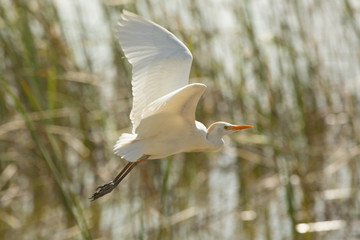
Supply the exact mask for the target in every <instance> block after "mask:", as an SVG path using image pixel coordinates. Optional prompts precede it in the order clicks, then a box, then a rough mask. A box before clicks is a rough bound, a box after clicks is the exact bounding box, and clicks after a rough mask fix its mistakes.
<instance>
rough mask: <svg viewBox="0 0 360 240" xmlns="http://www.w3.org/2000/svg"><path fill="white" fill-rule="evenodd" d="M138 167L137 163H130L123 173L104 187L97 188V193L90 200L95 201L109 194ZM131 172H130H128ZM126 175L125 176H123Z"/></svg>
mask: <svg viewBox="0 0 360 240" xmlns="http://www.w3.org/2000/svg"><path fill="white" fill-rule="evenodd" d="M136 165H137V162H130V163H128V164H126V166H125V167H124V168H123V169H122V170H121V172H120V173H119V174H118V175H117V176H116V177H115V178H114V179H113V180H112V181H110V182H109V183H107V184H105V185H102V186H100V187H98V188H96V192H95V193H94V194H93V195H92V196H91V198H90V200H91V201H94V200H96V199H98V198H100V197H102V196H104V195H106V194H108V193H110V192H111V191H112V190H114V188H115V187H116V186H117V185H118V184H119V183H120V182H121V180H122V179H124V177H125V176H126V175H127V174H128V173H129V172H130V171H131V170H132V169H133V168H134V167H135V166H136ZM128 170H130V171H128ZM124 173H125V175H124V176H123V174H124ZM122 176H123V177H122Z"/></svg>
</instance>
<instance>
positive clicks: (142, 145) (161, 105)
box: [92, 11, 252, 200]
mask: <svg viewBox="0 0 360 240" xmlns="http://www.w3.org/2000/svg"><path fill="white" fill-rule="evenodd" d="M118 39H119V42H120V45H121V47H122V49H123V51H124V54H125V56H126V57H127V59H128V60H129V62H130V63H131V65H132V67H133V69H132V93H133V107H132V110H131V113H130V119H131V122H132V125H133V128H132V133H124V134H122V135H121V136H120V137H119V140H118V141H117V142H116V144H115V146H114V153H115V154H117V155H119V156H121V157H122V158H124V159H126V160H128V161H129V162H130V163H128V164H127V165H126V167H125V168H124V169H123V170H122V171H121V172H120V174H119V175H118V176H117V177H116V178H115V179H114V180H113V181H111V182H110V183H108V184H105V185H103V186H101V187H99V188H98V189H97V191H96V193H95V194H94V195H93V196H92V200H95V199H97V198H99V197H101V196H103V195H105V194H107V193H109V192H111V191H112V190H113V189H114V188H115V187H116V185H118V183H119V182H120V181H121V180H122V179H123V178H124V177H125V176H126V175H127V174H128V173H129V172H130V171H131V170H132V168H133V167H135V166H136V164H137V163H139V162H142V161H146V160H149V159H159V158H164V157H167V156H170V155H173V154H177V153H181V152H207V151H214V150H217V149H219V148H221V147H222V146H223V144H224V142H223V139H222V137H223V136H224V135H226V134H229V133H232V132H235V131H238V130H241V129H246V128H251V127H252V126H248V125H232V124H229V123H226V122H215V123H213V124H212V125H210V126H209V128H206V127H205V125H204V124H202V123H201V122H198V121H196V120H195V110H196V106H197V104H198V101H199V99H200V97H201V96H202V94H203V93H204V91H205V89H206V86H205V85H204V84H201V83H192V84H189V83H188V81H189V73H190V67H191V63H192V55H191V53H190V51H189V50H188V49H187V48H186V46H185V45H184V44H183V43H182V42H180V41H179V40H178V39H177V38H176V37H175V36H174V35H173V34H172V33H170V32H169V31H167V30H166V29H164V28H162V27H161V26H159V25H157V24H155V23H153V22H150V21H148V20H146V19H144V18H142V17H139V16H137V15H135V14H133V13H130V12H127V11H124V12H123V14H122V15H121V19H120V20H119V24H118Z"/></svg>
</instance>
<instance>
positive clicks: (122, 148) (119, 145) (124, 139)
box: [114, 133, 146, 162]
mask: <svg viewBox="0 0 360 240" xmlns="http://www.w3.org/2000/svg"><path fill="white" fill-rule="evenodd" d="M136 137H137V136H136V134H130V133H123V134H122V135H121V136H120V137H119V140H117V142H116V144H115V146H114V153H115V154H116V155H118V156H120V157H122V158H124V159H126V160H128V161H130V162H136V161H137V160H138V159H139V158H140V157H141V156H142V155H144V154H145V151H146V148H145V146H144V144H143V143H142V142H141V141H140V140H136Z"/></svg>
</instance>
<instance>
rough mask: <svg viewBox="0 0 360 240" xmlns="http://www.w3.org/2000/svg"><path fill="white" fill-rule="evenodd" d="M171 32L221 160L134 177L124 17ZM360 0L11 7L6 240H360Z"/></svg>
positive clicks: (5, 30) (124, 1) (0, 51)
mask: <svg viewBox="0 0 360 240" xmlns="http://www.w3.org/2000/svg"><path fill="white" fill-rule="evenodd" d="M122 9H127V10H129V11H132V12H136V13H138V14H139V15H142V16H144V17H146V18H148V19H151V20H153V21H155V22H156V23H158V24H160V25H162V26H164V27H165V28H167V29H169V30H170V31H171V32H173V33H174V34H175V35H176V36H177V37H178V38H179V39H181V40H182V41H183V42H184V43H185V44H186V45H187V46H188V48H189V49H190V51H191V52H192V53H193V56H194V62H193V67H192V70H191V76H190V82H201V83H204V84H206V85H207V86H208V88H207V91H206V93H205V94H204V96H203V98H202V99H201V101H200V103H199V106H198V108H197V113H196V115H197V119H198V120H199V121H202V122H203V123H204V124H205V125H206V126H208V125H209V124H210V123H212V122H214V121H218V120H223V121H228V122H232V123H237V124H250V125H253V126H255V128H254V129H250V130H246V131H242V132H240V133H237V134H233V135H231V136H230V138H228V139H226V146H225V147H224V149H222V150H221V151H220V152H216V153H188V154H179V155H176V156H173V157H169V158H167V159H163V160H156V161H149V162H146V163H143V164H141V165H139V166H138V167H137V168H136V169H134V171H133V172H132V173H131V174H130V175H129V176H128V177H127V178H126V179H125V180H124V181H123V182H122V183H121V184H120V185H119V187H118V188H117V189H115V190H114V191H113V192H112V193H111V194H109V195H106V196H105V197H103V198H101V199H99V200H97V201H95V202H90V200H89V199H88V198H89V197H90V196H91V195H92V193H93V192H94V191H95V189H96V187H97V186H99V185H103V184H105V183H107V182H108V181H110V180H111V179H113V178H114V177H115V176H116V175H117V173H118V171H119V170H120V169H121V168H122V167H123V166H124V165H125V163H126V162H125V161H124V160H122V159H120V158H118V157H116V156H114V155H113V153H112V148H113V145H114V143H115V141H116V140H117V138H118V136H119V135H120V134H121V133H123V132H127V131H130V120H129V117H128V116H129V112H130V110H131V106H132V97H131V85H130V81H131V66H130V65H129V63H128V62H127V60H126V59H125V58H124V55H123V53H122V51H121V48H120V46H119V44H118V42H117V40H116V38H115V26H116V21H117V19H118V18H119V16H120V13H121V10H122ZM359 63H360V2H359V1H356V0H334V1H330V2H329V1H325V0H322V1H311V0H306V1H297V0H294V1H281V0H275V1H274V0H273V1H270V0H252V1H249V0H241V1H239V0H226V1H220V0H197V1H192V0H182V1H180V0H169V1H165V0H139V1H135V0H134V1H131V0H102V1H101V0H91V1H90V0H76V1H71V0H57V1H51V0H42V1H40V0H39V1H36V0H13V1H10V0H0V206H1V208H0V238H1V239H55V240H60V239H98V240H100V239H250V240H252V239H254V240H265V239H266V240H279V239H327V240H328V239H330V240H332V239H334V240H335V239H336V240H337V239H359V238H360V201H359V200H360V191H359V183H360V179H359V177H360V175H359V170H360V168H359V164H360V163H359V160H360V107H359V106H360V65H359Z"/></svg>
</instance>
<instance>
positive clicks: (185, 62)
mask: <svg viewBox="0 0 360 240" xmlns="http://www.w3.org/2000/svg"><path fill="white" fill-rule="evenodd" d="M117 31H118V34H117V37H118V39H119V41H120V45H121V47H122V49H123V51H124V53H125V56H126V57H127V59H128V60H129V62H130V63H131V65H132V67H133V68H132V82H131V83H132V91H133V97H134V98H133V107H132V110H131V113H130V119H131V121H132V124H133V133H134V132H135V129H136V127H137V126H138V125H139V123H140V121H141V115H142V113H143V111H144V109H145V108H146V106H147V105H149V104H150V103H151V102H153V101H154V100H156V99H158V98H160V97H162V96H165V95H166V94H168V93H170V92H172V91H175V90H177V89H179V88H182V87H184V86H185V85H187V84H188V79H189V73H190V67H191V63H192V55H191V53H190V51H189V50H188V49H187V48H186V46H185V45H184V44H183V43H182V42H180V41H179V40H178V39H177V38H176V37H175V36H174V35H173V34H172V33H170V32H169V31H167V30H166V29H165V28H163V27H161V26H159V25H157V24H155V23H153V22H150V21H148V20H146V19H144V18H142V17H139V16H137V15H135V14H133V13H130V12H127V11H123V14H122V15H121V18H120V20H119V23H118V27H117Z"/></svg>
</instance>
